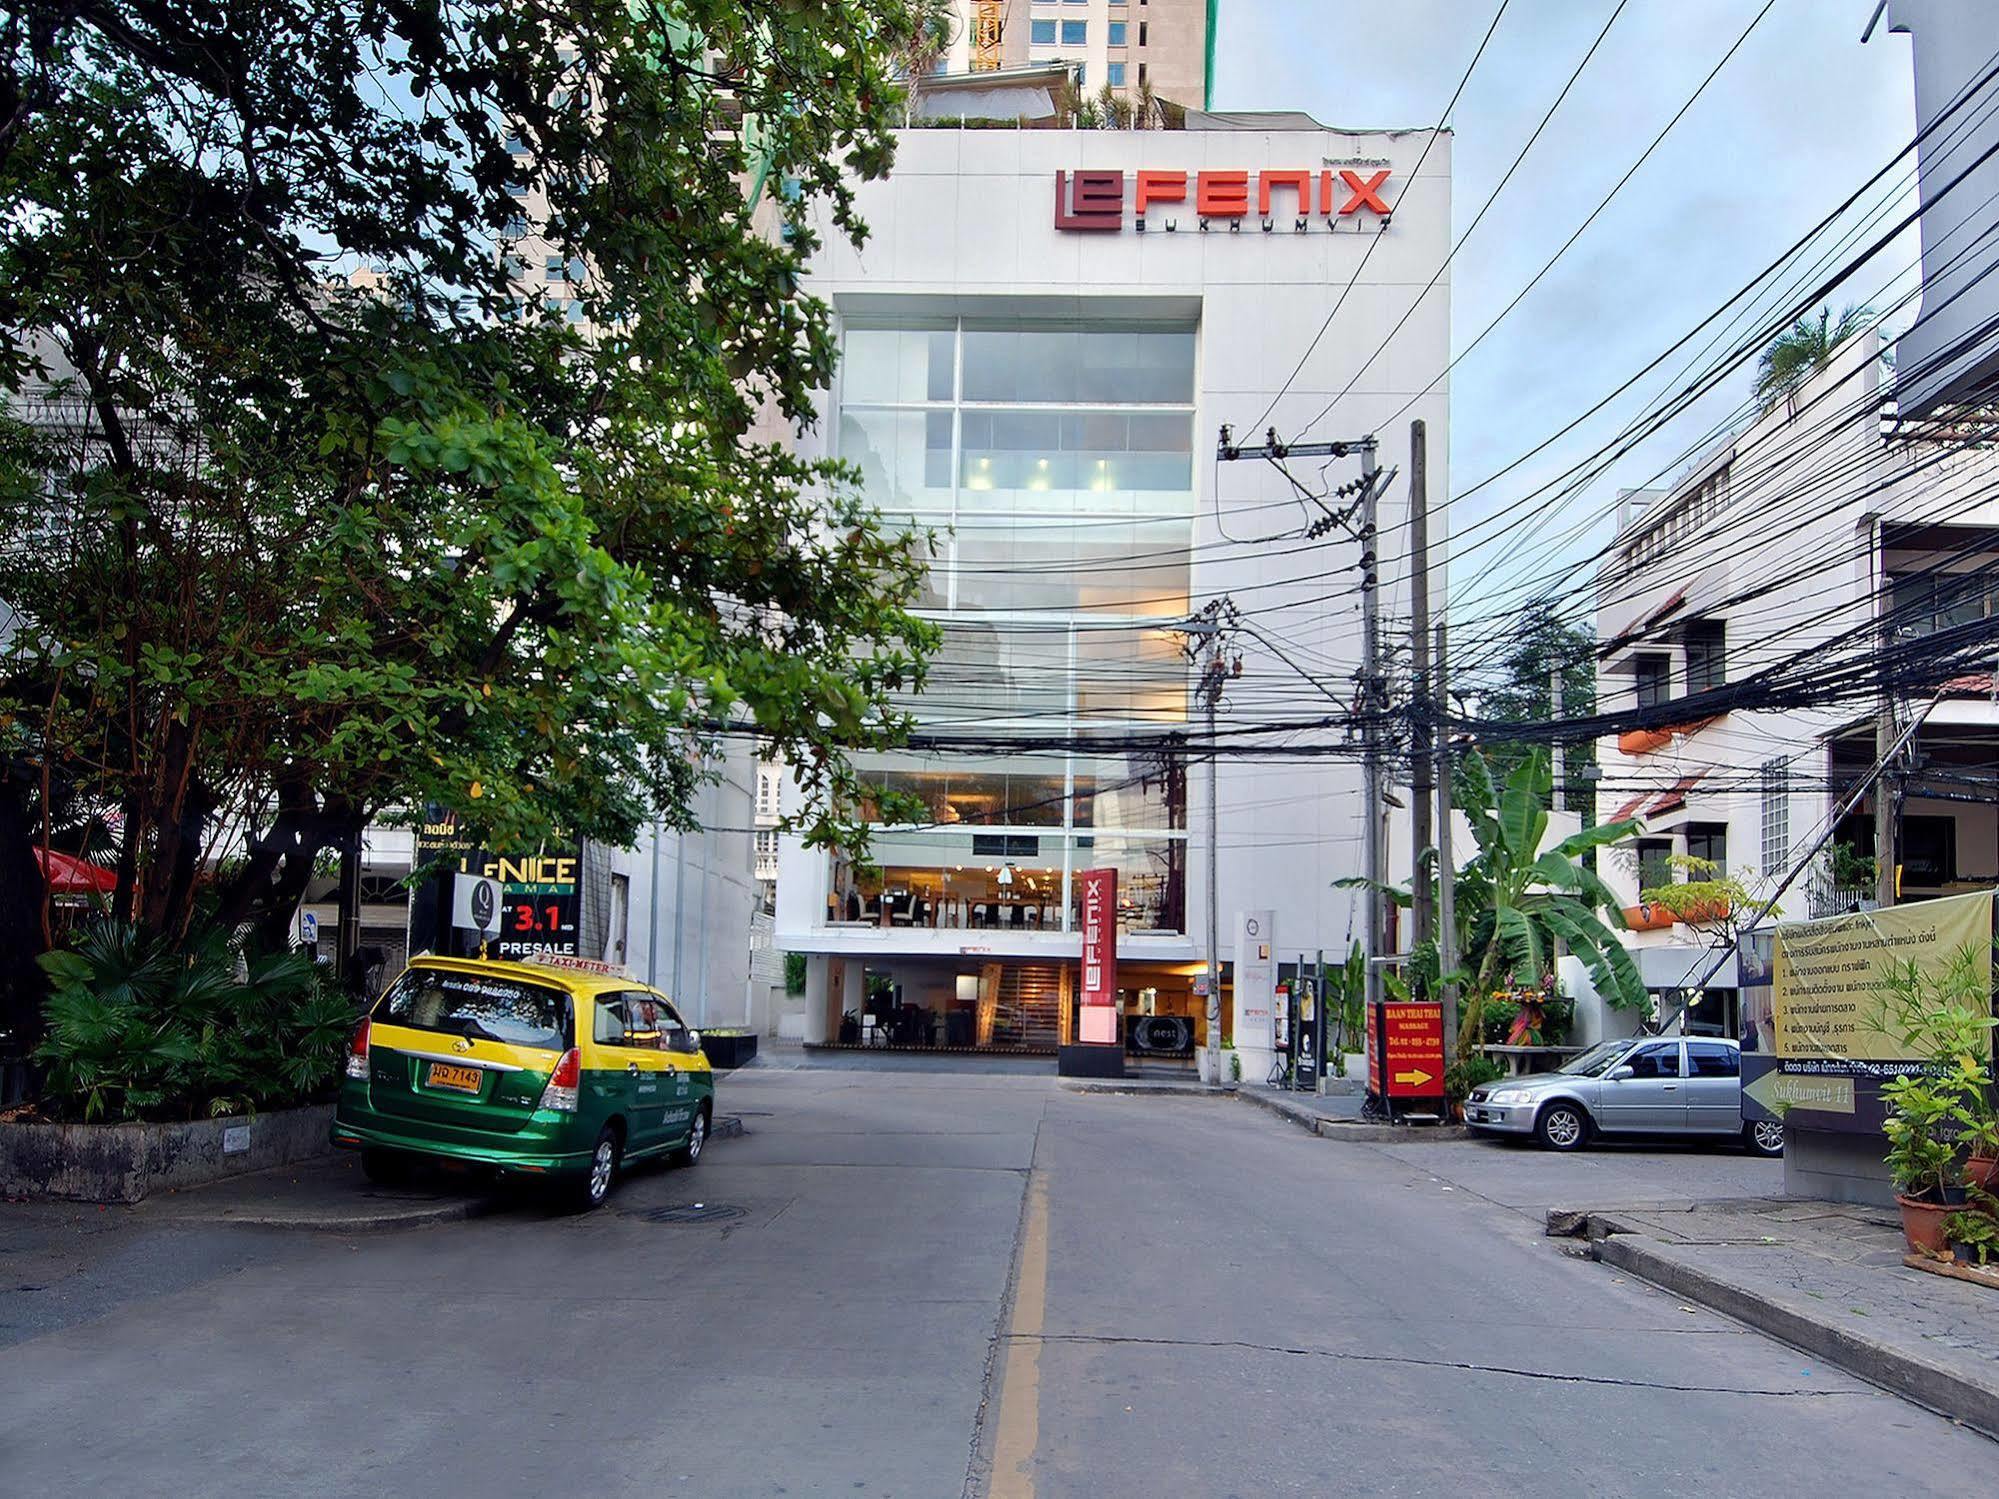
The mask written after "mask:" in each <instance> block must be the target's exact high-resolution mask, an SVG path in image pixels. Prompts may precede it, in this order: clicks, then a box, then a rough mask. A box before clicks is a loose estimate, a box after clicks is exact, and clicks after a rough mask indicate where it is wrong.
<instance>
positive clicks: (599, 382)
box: [0, 0, 932, 946]
mask: <svg viewBox="0 0 1999 1499" xmlns="http://www.w3.org/2000/svg"><path fill="white" fill-rule="evenodd" d="M922 15H923V8H922V7H921V6H919V5H916V4H913V3H906V0H820V3H816V4H814V5H811V6H800V5H797V4H795V3H791V0H726V3H725V0H564V3H561V4H558V5H556V6H554V7H547V6H521V5H516V4H510V3H498V0H413V3H409V4H393V5H392V4H384V3H381V0H318V3H312V4H306V3H304V0H248V3H246V4H241V5H235V6H231V7H228V8H226V9H220V10H208V9H203V8H200V7H194V8H187V7H161V6H155V5H147V4H138V3H131V0H99V3H85V4H75V3H64V4H55V3H48V4H42V3H33V0H30V3H27V4H23V5H17V6H15V7H12V8H11V9H10V10H9V11H8V13H7V15H6V17H5V18H4V20H0V53H4V57H5V64H6V68H5V72H4V73H0V201H3V202H4V205H5V211H4V213H0V330H4V335H5V336H4V339H0V387H4V390H5V392H6V394H7V396H8V398H9V406H10V409H11V411H12V413H13V416H12V419H10V420H9V421H8V422H7V424H6V426H5V428H4V430H0V600H4V601H5V602H6V603H7V604H8V605H9V606H11V608H12V609H13V610H14V611H15V612H16V615H17V625H18V628H17V629H16V630H15V632H14V633H13V635H12V638H11V641H9V642H7V643H6V647H5V652H4V658H3V659H0V752H4V755H5V764H6V765H7V767H8V774H7V776H6V781H5V785H4V787H0V790H4V791H5V792H7V793H8V794H11V795H15V796H17V797H19V798H21V799H22V802H21V806H20V807H17V812H20V814H21V815H16V816H13V817H0V871H4V870H16V869H19V868H21V867H24V861H25V860H26V859H27V858H29V857H30V850H29V849H28V848H27V847H25V846H24V839H26V840H38V839H46V838H47V837H48V822H49V818H48V809H47V808H46V806H44V805H42V804H43V803H44V802H45V801H46V800H47V795H48V793H47V789H46V788H48V787H49V786H50V785H51V784H60V785H61V786H63V787H64V788H66V794H69V795H71V796H72V797H73V798H75V799H78V800H80V801H81V802H82V803H83V804H85V805H86V806H87V807H90V808H92V809H94V810H95V811H96V812H97V813H100V814H102V815H103V816H104V817H105V818H106V819H108V820H109V821H110V823H111V824H112V825H113V826H114V827H116V829H117V830H118V850H117V855H116V870H117V890H116V893H115V896H114V897H113V899H112V901H111V906H112V914H113V915H114V916H115V917H118V918H122V919H125V920H129V921H130V922H132V923H133V924H134V925H135V926H136V927H137V928H138V930H139V931H140V932H141V933H142V934H145V935H147V936H148V937H160V938H164V939H165V940H168V941H169V942H178V941H183V940H187V939H188V938H189V935H190V933H191V932H193V931H194V930H195V929H196V928H197V926H198V925H200V924H202V923H205V922H207V921H208V920H210V919H214V920H216V921H219V922H220V923H221V924H222V925H223V926H225V927H229V928H232V929H236V930H243V929H246V928H249V929H254V930H256V931H258V932H261V934H262V939H263V942H264V944H265V945H267V946H269V945H276V944H277V943H278V942H279V941H281V940H282V933H283V930H284V926H285V923H286V922H287V921H288V920H289V917H290V913H291V911H292V909H293V907H294V906H295V904H296V901H297V899H298V897H299V895H300V893H301V892H302V891H303V889H304V888H305V885H306V883H307V881H308V880H309V879H310V878H311V877H312V872H313V869H314V866H315V864H316V863H317V862H319V861H321V860H322V859H323V857H324V856H325V854H326V852H327V851H328V850H329V849H334V848H338V847H340V846H341V845H342V843H343V841H344V840H346V839H350V838H352V837H353V836H355V835H356V834H357V832H358V830H359V828H360V827H362V826H363V825H365V824H366V823H367V822H369V821H370V820H371V819H374V818H376V817H378V816H380V815H382V814H384V813H393V812H394V811H395V810H396V809H408V808H416V807H421V806H422V805H424V804H426V803H433V804H441V805H442V806H444V807H446V808H449V809H453V810H455V811H457V812H458V813H459V814H460V817H461V821H462V822H463V823H464V824H465V825H468V826H469V827H471V828H473V829H475V830H476V831H478V832H479V833H481V834H483V835H485V836H486V837H487V838H489V839H490V840H492V841H493V842H495V843H497V844H501V845H507V844H514V845H519V844H529V845H531V844H533V843H534V842H536V841H538V840H539V839H541V838H544V837H547V836H549V835H550V834H551V832H552V831H553V830H555V829H557V828H562V829H566V830H568V831H569V832H571V833H573V834H581V835H586V836H590V837H594V838H598V839H602V840H605V841H609V842H614V843H623V842H628V841H629V840H630V839H631V838H632V837H633V836H634V834H635V832H636V829H637V828H638V827H639V826H640V825H641V824H642V823H643V822H645V821H647V820H649V819H650V818H652V817H654V816H662V817H664V818H665V819H666V820H667V821H668V822H669V823H671V824H673V825H676V826H684V825H686V824H687V823H688V822H689V821H690V814H689V811H688V808H689V805H690V796H691V792H692V791H693V789H694V787H695V786H696V785H697V783H698V780H699V778H700V776H701V775H702V774H703V770H702V766H703V764H704V759H705V757H706V755H707V754H708V752H709V751H710V750H711V749H712V747H713V746H714V744H715V742H716V737H717V736H718V735H721V734H725V733H726V734H754V735H755V736H756V738H757V741H758V742H759V744H760V745H761V746H763V747H765V748H766V749H768V750H771V751H776V752H781V753H782V754H783V756H784V758H785V760H786V762H787V763H788V764H789V765H791V766H792V767H794V768H795V769H796V772H797V773H798V774H800V775H801V776H802V777H803V778H804V779H805V780H806V781H807V782H808V783H809V786H810V788H811V789H812V790H813V791H815V792H816V793H818V795H817V797H816V805H818V806H820V807H821V808H822V809H823V810H822V811H821V813H820V814H818V820H817V821H816V822H815V823H813V824H812V825H811V826H810V827H809V828H808V829H807V830H806V831H807V834H808V837H809V838H810V839H811V840H813V841H815V842H820V843H831V842H838V841H850V842H851V841H853V840H855V839H857V838H861V837H864V833H863V832H862V831H861V827H860V819H859V817H858V815H857V806H858V792H859V788H858V785H857V783H856V780H855V777H854V774H853V772H852V770H851V767H850V763H849V755H850V752H851V751H852V750H854V749H855V748H864V747H872V746H880V745H886V744H890V743H893V742H895V741H896V740H897V739H898V738H899V737H900V736H901V735H902V734H903V733H904V732H905V730H906V727H907V719H906V717H905V715H904V714H903V713H902V712H901V711H900V710H898V708H897V707H896V706H895V702H896V699H897V696H898V694H900V693H903V692H906V691H907V690H909V689H911V688H912V687H915V686H917V685H920V682H921V680H922V674H923V667H924V660H925V656H926V653H927V650H928V648H929V645H930V643H931V640H932V631H931V629H930V627H929V626H927V625H925V624H924V623H922V622H921V621H919V620H917V619H915V618H914V617H913V616H912V615H911V614H910V613H909V612H908V611H907V609H906V607H905V606H906V604H907V602H908V601H909V600H910V599H911V598H913V597H914V596H915V590H916V588H917V586H918V582H919V579H920V577H921V575H922V573H923V570H924V568H925V566H926V562H927V557H926V542H925V539H924V538H920V537H912V536H909V535H906V534H904V533H901V532H898V531H896V530H894V529H892V528H890V527H888V526H887V525H885V524H884V522H883V521H882V520H881V519H880V517H879V516H878V515H877V514H876V513H875V512H874V511H873V510H872V509H870V508H869V507H868V506H867V505H866V504H865V502H864V500H863V498H862V497H861V495H860V493H859V489H858V483H857V476H856V475H854V474H853V473H851V472H850V471H849V470H847V469H846V468H844V467H843V466H841V465H837V464H833V463H829V462H815V461H808V460H805V459H802V458H800V457H798V456H796V455H795V453H794V452H793V451H792V450H791V448H790V446H789V445H788V444H786V443H785V442H783V441H781V440H774V438H773V435H772V434H773V430H774V429H775V428H777V427H778V426H780V425H781V424H791V425H804V424H808V423H810V422H811V421H813V420H814V419H815V391H816V390H818V389H819V388H821V387H824V386H825V385H826V384H827V382H828V381H829V379H830V377H831V374H832V369H833V363H834V358H835V342H834V333H833V327H832V319H831V312H830V309H829V308H828V307H827V306H826V305H825V304H824V303H823V302H821V301H819V300H817V299H815V298H812V297H810V296H808V295H805V294H803V293H802V292H801V289H800V282H801V277H802V273H803V271H804V269H805V266H806V263H807V261H808V259H809V257H810V256H811V255H812V253H813V252H814V250H815V248H816V247H817V245H818V243H819V235H820V229H819V227H818V226H819V225H822V224H830V225H831V226H832V230H833V232H836V233H839V234H843V235H846V236H849V237H851V238H853V239H855V240H857V241H858V240H860V239H861V238H862V237H863V236H864V234H865V226H864V225H863V224H862V223H861V222H860V220H859V219H858V217H857V215H856V212H855V185H856V183H857V181H859V180H862V179H867V178H874V177H879V176H881V175H883V174H884V173H885V172H886V171H887V170H888V167H889V164H890V161H891V157H892V152H893V145H894V141H893V136H892V133H891V130H892V127H893V126H894V125H895V124H896V123H897V122H898V121H899V120H900V118H901V105H900V99H899V90H898V85H897V83H896V81H895V76H894V75H895V59H896V58H897V57H898V56H899V55H901V54H902V53H903V52H904V50H905V49H906V47H907V46H908V45H909V42H910V39H911V37H912V35H913V34H914V32H915V30H916V28H917V27H918V26H919V25H920V23H921V19H922ZM745 122H748V124H747V125H746V123H745ZM764 182H768V183H770V184H771V185H772V187H773V189H775V187H776V185H777V184H779V183H782V184H783V189H784V190H783V191H782V192H777V191H772V192H771V193H769V194H762V195H759V194H754V193H752V192H751V191H748V189H750V188H751V187H752V186H753V185H755V184H758V183H764ZM524 236H530V237H528V238H524ZM529 244H533V245H537V246H538V247H540V249H541V250H544V251H545V253H546V256H547V259H548V261H549V263H550V264H551V265H559V266H560V267H561V268H562V270H561V277H560V282H561V284H560V285H559V286H555V287H547V288H545V287H544V284H543V282H542V277H541V266H540V265H539V264H536V265H534V266H531V267H530V266H528V265H525V264H523V263H522V260H521V258H520V257H521V255H522V247H523V246H524V245H529ZM537 259H539V256H537ZM530 273H532V281H530V279H529V278H530ZM550 279H551V281H553V280H555V279H556V277H555V276H554V274H553V273H551V277H550ZM545 291H550V292H555V293H557V294H556V295H545V294H544V293H545ZM23 808H24V809H25V810H23ZM21 883H22V882H21V881H18V880H11V879H9V880H0V892H5V891H12V890H15V889H16V888H17V887H18V886H19V885H20V884H21ZM39 915H40V913H37V912H33V911H27V910H22V909H20V908H19V906H18V905H17V906H16V907H15V908H13V909H8V910H5V911H0V930H4V932H5V935H6V937H7V940H8V942H9V943H14V942H16V941H20V940H22V939H23V937H24V936H25V937H27V938H30V939H32V940H34V941H36V942H38V941H39V939H38V938H37V937H36V936H35V934H36V933H37V932H39V930H40V929H41V926H42V923H41V921H40V920H39V919H37V918H38V917H39Z"/></svg>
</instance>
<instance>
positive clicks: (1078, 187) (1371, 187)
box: [1055, 166, 1394, 234]
mask: <svg viewBox="0 0 1999 1499" xmlns="http://www.w3.org/2000/svg"><path fill="white" fill-rule="evenodd" d="M1391 170H1392V169H1391V168H1389V167H1372V168H1370V167H1365V166H1364V167H1361V168H1359V169H1358V170H1356V169H1355V168H1353V167H1328V168H1326V169H1324V170H1322V171H1310V170H1307V169H1305V168H1303V167H1297V168H1282V169H1278V170H1273V171H1263V172H1250V171H1210V172H1182V171H1168V170H1162V169H1157V168H1147V169H1145V170H1143V171H1138V172H1132V173H1130V174H1126V173H1124V172H1057V173H1056V174H1055V227H1056V228H1057V229H1062V230H1089V231H1099V232H1104V233H1112V234H1115V233H1117V232H1119V231H1120V230H1122V229H1124V227H1125V226H1126V224H1127V223H1129V224H1130V226H1131V227H1132V228H1133V229H1136V230H1137V231H1139V232H1140V233H1145V232H1146V231H1148V230H1154V231H1159V232H1163V233H1166V234H1173V233H1176V232H1178V230H1179V229H1180V222H1181V216H1182V215H1187V214H1191V215H1192V219H1191V222H1192V224H1193V226H1194V227H1195V228H1196V229H1198V230H1207V229H1209V228H1212V227H1213V226H1214V225H1216V224H1225V225H1227V226H1228V228H1230V229H1232V230H1240V229H1241V228H1242V225H1243V221H1244V220H1246V219H1248V218H1250V217H1251V216H1252V214H1253V215H1254V216H1255V217H1256V218H1257V219H1258V220H1259V221H1260V222H1261V223H1262V226H1263V232H1264V233H1266V234H1271V233H1274V232H1275V231H1276V229H1277V225H1278V223H1279V221H1280V220H1282V219H1287V218H1288V219H1289V220H1290V221H1291V230H1292V232H1293V233H1294V234H1304V233H1306V232H1307V231H1308V230H1310V229H1311V227H1312V225H1313V224H1314V223H1315V222H1319V223H1323V224H1324V225H1325V226H1326V227H1327V228H1329V229H1330V228H1337V227H1339V226H1340V225H1342V224H1345V225H1349V226H1351V227H1355V228H1358V227H1359V226H1360V224H1361V223H1362V222H1363V218H1364V216H1366V215H1372V216H1373V217H1372V218H1371V219H1367V220H1366V221H1367V222H1370V223H1372V224H1374V225H1375V226H1376V227H1377V228H1384V227H1386V226H1387V224H1388V220H1389V216H1390V214H1391V213H1392V212H1393V211H1394V210H1393V206H1392V205H1391V204H1390V203H1389V201H1388V199H1387V198H1386V197H1384V196H1383V194H1384V192H1385V191H1386V189H1387V183H1388V177H1389V173H1390V171H1391ZM1127 204H1129V206H1130V208H1131V216H1130V218H1129V219H1127V218H1126V215H1125V208H1126V206H1127Z"/></svg>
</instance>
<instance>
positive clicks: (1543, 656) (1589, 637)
mask: <svg viewBox="0 0 1999 1499" xmlns="http://www.w3.org/2000/svg"><path fill="white" fill-rule="evenodd" d="M1557 671H1559V672H1560V673H1561V678H1562V717H1564V718H1579V717H1584V716H1586V715H1588V714H1590V713H1593V712H1595V711H1596V637H1595V636H1594V635H1593V634H1592V633H1591V632H1590V631H1589V630H1588V629H1587V628H1585V627H1583V626H1580V625H1575V624H1571V623H1570V622H1569V621H1567V620H1565V619H1563V618H1562V616H1561V614H1560V613H1559V611H1558V610H1557V608H1556V606H1555V602H1554V600H1552V599H1545V598H1543V599H1535V600H1534V601H1532V602H1531V603H1529V604H1527V605H1526V606H1525V607H1524V608H1523V609H1521V611H1520V613H1519V615H1518V617H1517V618H1516V619H1515V620H1514V621H1513V623H1512V626H1511V628H1510V629H1509V631H1508V634H1507V640H1506V644H1505V646H1504V648H1503V654H1502V655H1501V657H1500V661H1499V672H1498V680H1497V681H1496V682H1495V683H1494V684H1493V685H1491V686H1488V687H1485V688H1483V689H1482V690H1481V691H1480V692H1479V695H1478V712H1479V716H1480V717H1481V718H1486V719H1491V720H1494V721H1496V722H1499V723H1532V724H1545V723H1547V722H1549V721H1550V720H1551V719H1552V718H1554V716H1555V695H1554V677H1555V673H1556V672H1557ZM1534 748H1535V746H1533V745H1530V744H1524V743H1522V744H1506V743H1502V744H1494V745H1492V746H1490V747H1489V748H1488V749H1487V751H1486V754H1487V756H1488V763H1489V764H1490V765H1491V767H1492V769H1493V771H1494V772H1495V773H1496V774H1497V775H1498V776H1499V777H1501V778H1502V779H1504V778H1505V777H1506V776H1508V775H1510V774H1511V773H1512V771H1513V769H1514V767H1515V766H1517V765H1519V764H1521V763H1522V762H1523V761H1525V759H1526V758H1527V756H1528V755H1529V754H1530V753H1531V752H1532V751H1533V749H1534ZM1562 748H1563V774H1562V781H1563V785H1562V791H1563V798H1564V800H1565V802H1566V803H1567V805H1568V808H1569V810H1570V811H1572V812H1578V813H1581V814H1582V819H1583V822H1584V823H1585V824H1588V823H1590V822H1592V821H1594V820H1595V818H1594V813H1593V808H1594V807H1595V805H1596V783H1595V781H1594V780H1593V779H1592V778H1591V777H1590V774H1589V769H1590V767H1592V766H1594V765H1595V764H1596V741H1595V740H1594V739H1580V740H1565V741H1564V742H1563V746H1562ZM1549 785H1550V792H1551V796H1550V802H1549V804H1550V805H1551V806H1552V805H1553V799H1552V790H1553V782H1552V780H1551V781H1550V783H1549Z"/></svg>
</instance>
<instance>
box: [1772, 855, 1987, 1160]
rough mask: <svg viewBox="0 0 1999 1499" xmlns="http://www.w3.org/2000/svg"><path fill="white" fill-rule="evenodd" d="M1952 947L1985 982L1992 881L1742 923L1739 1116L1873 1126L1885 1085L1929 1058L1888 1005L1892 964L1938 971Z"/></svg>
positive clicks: (1897, 968) (1864, 1130)
mask: <svg viewBox="0 0 1999 1499" xmlns="http://www.w3.org/2000/svg"><path fill="white" fill-rule="evenodd" d="M1959 954H1967V955H1968V959H1969V963H1970V971H1971V973H1972V974H1973V975H1974V977H1975V980H1976V982H1978V983H1979V984H1980V985H1982V986H1984V987H1985V988H1987V989H1989V988H1990V986H1991V981H1992V893H1991V892H1990V891H1987V890H1978V891H1973V892H1971V893H1969V894H1966V895H1954V896H1947V897H1945V898H1943V899H1941V900H1926V901H1918V902H1915V903H1913V904H1911V905H1906V906H1891V907H1888V908H1887V909H1885V910H1879V911H1854V912H1851V913H1850V914H1848V915H1844V916H1831V917H1826V918H1823V919H1821V920H1818V921H1798V922H1785V923H1782V924H1780V925H1778V926H1777V927H1775V928H1767V929H1764V930H1760V931H1755V932H1745V933H1743V934H1742V935H1741V937H1740V938H1739V939H1738V941H1737V951H1736V972H1737V984H1738V993H1739V998H1740V1013H1741V1021H1742V1032H1741V1041H1742V1052H1741V1056H1742V1114H1743V1117H1744V1118H1745V1119H1748V1120H1751V1121H1752V1122H1753V1121H1756V1120H1763V1119H1783V1118H1786V1117H1787V1116H1790V1115H1793V1114H1795V1115H1797V1116H1798V1117H1797V1118H1796V1119H1794V1120H1793V1121H1792V1122H1794V1123H1796V1124H1799V1125H1802V1126H1805V1127H1808V1128H1811V1129H1822V1130H1840V1131H1848V1132H1852V1133H1858V1134H1878V1133H1879V1132H1880V1130H1881V1121H1882V1118H1883V1106H1882V1100H1881V1085H1882V1084H1883V1083H1885V1082H1887V1081H1888V1080H1889V1079H1891V1078H1895V1077H1900V1076H1903V1075H1905V1074H1908V1073H1913V1072H1921V1071H1924V1070H1925V1069H1926V1068H1927V1067H1928V1066H1929V1062H1928V1060H1927V1058H1926V1057H1925V1055H1924V1053H1923V1052H1922V1050H1921V1048H1920V1047H1918V1046H1915V1045H1913V1044H1912V1043H1911V1040H1910V1038H1909V1037H1908V1036H1907V1034H1905V1031H1904V1026H1903V1024H1902V1022H1901V1020H1900V1019H1899V1017H1898V1015H1897V1013H1896V1011H1897V1001H1898V995H1897V994H1896V987H1897V982H1898V974H1899V973H1900V972H1902V971H1906V969H1907V967H1908V965H1910V964H1914V965H1915V968H1916V970H1917V972H1918V973H1920V974H1922V975H1925V976H1928V977H1930V978H1932V979H1934V978H1935V976H1936V975H1938V974H1940V973H1942V972H1943V971H1944V970H1945V969H1946V968H1948V967H1949V966H1950V965H1951V964H1952V962H1953V961H1954V959H1956V958H1957V955H1959Z"/></svg>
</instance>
